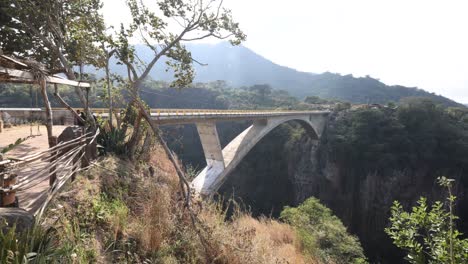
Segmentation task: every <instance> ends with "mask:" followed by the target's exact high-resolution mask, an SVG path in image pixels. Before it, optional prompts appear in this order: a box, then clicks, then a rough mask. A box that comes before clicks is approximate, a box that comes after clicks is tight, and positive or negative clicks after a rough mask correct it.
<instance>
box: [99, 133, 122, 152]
mask: <svg viewBox="0 0 468 264" xmlns="http://www.w3.org/2000/svg"><path fill="white" fill-rule="evenodd" d="M100 131H101V133H99V135H98V138H97V142H98V144H99V145H100V146H102V147H103V149H102V153H101V154H107V153H115V154H117V155H121V154H125V153H127V146H126V144H125V143H126V138H127V135H126V131H125V130H123V129H121V128H114V129H112V130H110V129H101V130H100Z"/></svg>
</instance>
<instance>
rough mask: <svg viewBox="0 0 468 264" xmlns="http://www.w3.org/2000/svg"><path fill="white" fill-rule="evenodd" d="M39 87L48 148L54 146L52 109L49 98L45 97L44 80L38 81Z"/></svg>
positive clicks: (45, 84)
mask: <svg viewBox="0 0 468 264" xmlns="http://www.w3.org/2000/svg"><path fill="white" fill-rule="evenodd" d="M39 85H40V86H41V94H42V99H43V100H44V106H45V112H46V127H47V138H48V140H49V148H51V147H53V146H55V145H56V143H57V142H55V141H56V140H55V138H54V134H53V132H52V127H53V125H54V124H53V119H52V107H51V106H50V101H49V97H48V96H47V82H46V80H45V79H41V80H39Z"/></svg>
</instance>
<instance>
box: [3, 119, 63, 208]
mask: <svg viewBox="0 0 468 264" xmlns="http://www.w3.org/2000/svg"><path fill="white" fill-rule="evenodd" d="M66 127H67V126H54V127H53V134H54V136H58V135H60V133H62V131H63V130H64V129H65V128H66ZM26 137H27V139H26V140H25V141H24V142H22V143H21V144H19V145H18V146H15V147H14V148H13V149H12V150H10V151H8V152H7V153H6V154H5V156H6V157H7V158H8V157H11V158H21V157H24V156H27V155H31V154H34V153H36V152H40V151H44V150H46V149H48V148H49V143H48V140H47V129H46V127H45V126H40V127H39V131H38V128H37V125H36V126H34V127H33V128H32V136H31V127H30V126H15V127H11V128H6V129H4V130H3V131H2V132H1V133H0V150H1V149H3V148H5V147H6V146H8V145H9V144H13V143H15V141H16V140H17V139H18V138H26ZM45 166H47V163H46V162H43V161H41V160H38V161H35V162H33V163H31V164H29V166H28V167H27V168H24V169H21V170H20V171H19V172H18V173H17V174H18V181H19V182H24V181H31V183H32V184H31V185H32V186H31V187H29V188H28V189H26V190H21V191H19V192H18V193H17V194H16V196H17V197H18V199H19V205H20V207H21V208H23V209H25V210H27V211H30V212H31V213H34V212H36V211H37V209H39V208H40V206H41V204H42V202H43V201H44V200H45V198H46V194H47V190H48V188H49V178H48V177H35V175H36V173H35V172H37V171H40V170H42V169H43V168H44V167H45Z"/></svg>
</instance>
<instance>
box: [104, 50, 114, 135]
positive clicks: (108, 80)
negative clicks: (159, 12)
mask: <svg viewBox="0 0 468 264" xmlns="http://www.w3.org/2000/svg"><path fill="white" fill-rule="evenodd" d="M109 59H110V58H107V61H106V67H105V68H106V80H107V96H108V97H109V127H110V130H111V131H112V130H113V129H114V124H113V123H112V114H113V113H114V111H113V109H112V94H111V84H112V83H111V80H110V74H109Z"/></svg>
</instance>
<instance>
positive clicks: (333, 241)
mask: <svg viewBox="0 0 468 264" xmlns="http://www.w3.org/2000/svg"><path fill="white" fill-rule="evenodd" d="M280 219H281V220H283V221H285V222H286V223H289V224H291V225H292V226H294V227H295V228H296V230H297V232H298V234H299V237H300V239H301V241H302V243H303V247H304V251H305V252H307V253H308V254H310V255H311V256H320V258H321V260H322V261H323V262H325V263H338V264H345V263H366V258H365V256H364V253H363V250H362V248H361V245H360V243H359V240H358V239H357V238H356V237H354V236H351V235H349V234H348V232H347V230H346V227H345V226H344V225H343V223H342V222H341V221H340V219H338V217H336V216H335V215H333V214H332V212H331V210H330V209H328V208H327V207H325V206H323V205H322V204H320V201H319V200H318V199H316V198H313V197H312V198H309V199H307V200H305V201H304V202H303V203H302V204H300V205H299V206H298V207H285V208H284V210H283V211H282V212H281V216H280Z"/></svg>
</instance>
